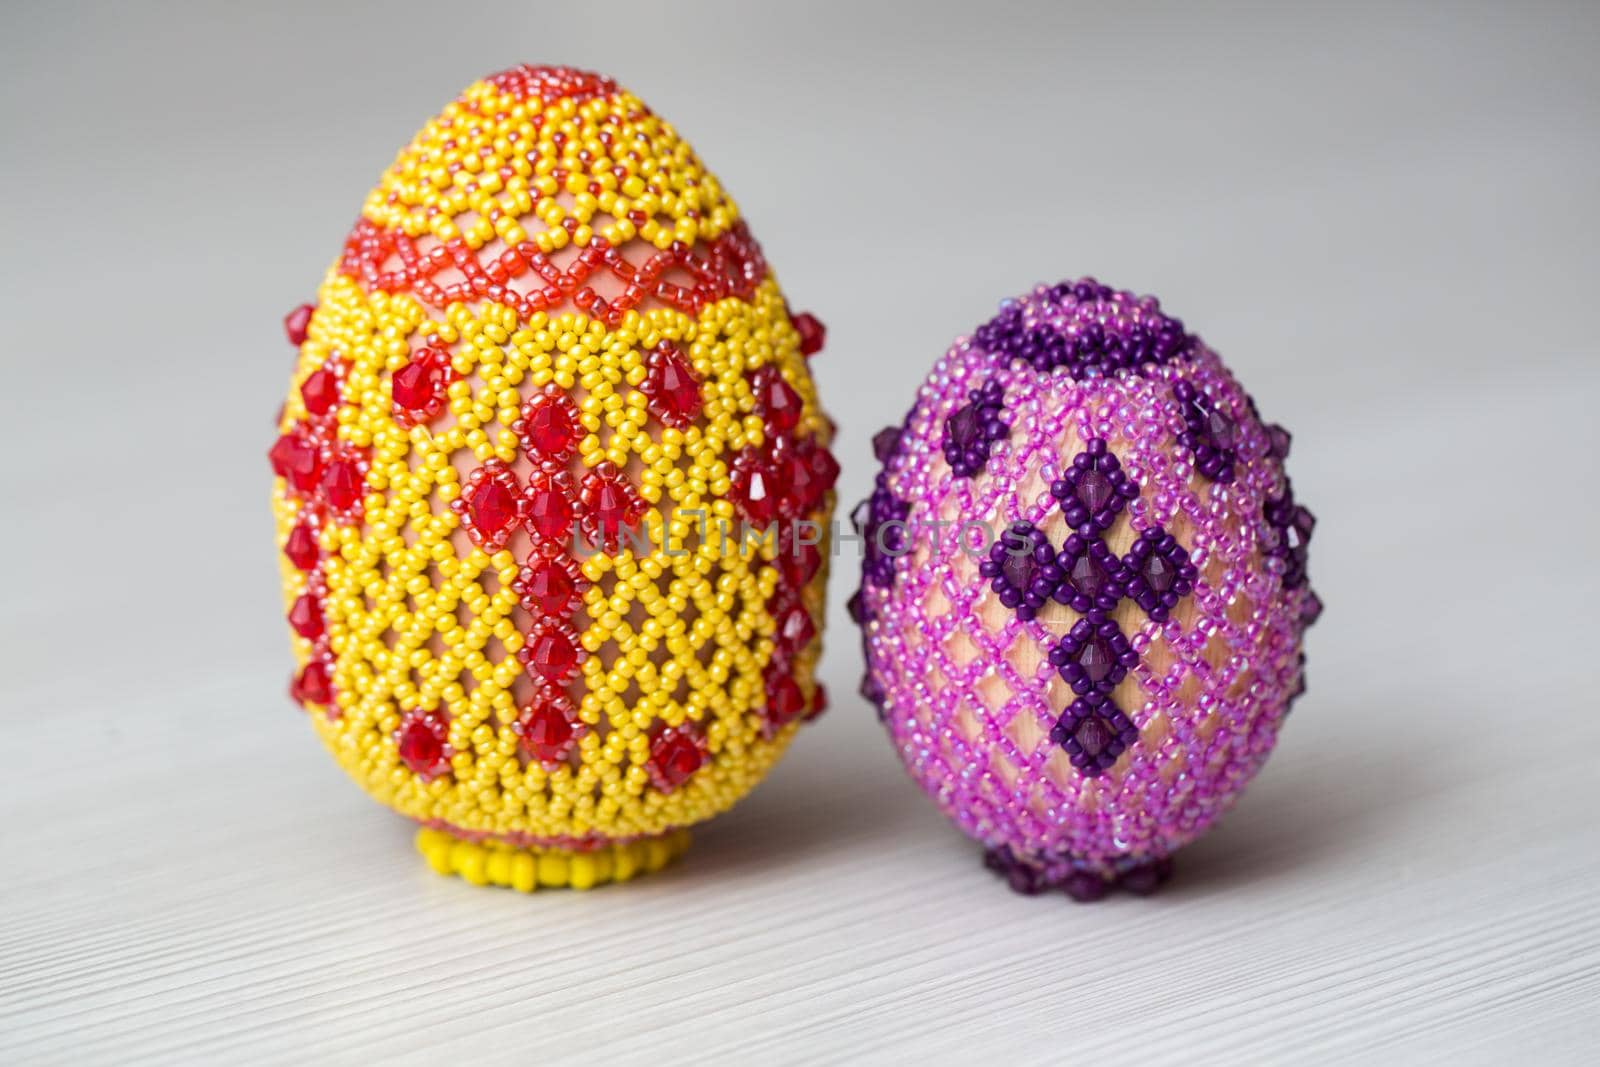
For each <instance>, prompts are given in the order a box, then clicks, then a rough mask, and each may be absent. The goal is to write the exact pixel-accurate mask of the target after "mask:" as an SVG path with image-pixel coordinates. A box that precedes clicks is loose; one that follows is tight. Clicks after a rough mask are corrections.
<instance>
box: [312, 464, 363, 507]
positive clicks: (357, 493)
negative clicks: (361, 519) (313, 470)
mask: <svg viewBox="0 0 1600 1067" xmlns="http://www.w3.org/2000/svg"><path fill="white" fill-rule="evenodd" d="M365 489H366V478H365V477H364V476H363V475H362V473H361V467H360V465H359V464H358V463H357V462H356V461H355V460H353V459H336V460H333V461H332V462H330V463H329V464H328V465H327V467H326V468H325V469H324V470H323V472H322V493H323V496H324V497H326V498H327V501H328V506H329V507H331V508H332V509H333V510H335V511H349V510H350V509H352V508H354V507H355V506H356V505H357V504H359V503H360V502H361V495H362V493H363V491H364V490H365Z"/></svg>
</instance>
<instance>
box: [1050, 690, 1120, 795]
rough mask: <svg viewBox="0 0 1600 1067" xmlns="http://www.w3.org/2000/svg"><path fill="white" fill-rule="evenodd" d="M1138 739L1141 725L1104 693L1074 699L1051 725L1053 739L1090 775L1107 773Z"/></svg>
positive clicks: (1073, 761)
mask: <svg viewBox="0 0 1600 1067" xmlns="http://www.w3.org/2000/svg"><path fill="white" fill-rule="evenodd" d="M1138 739H1139V729H1138V727H1136V726H1134V725H1133V722H1132V720H1130V719H1129V718H1128V717H1127V716H1126V715H1124V714H1123V713H1122V710H1121V709H1120V708H1118V707H1117V706H1116V705H1115V704H1113V703H1112V702H1111V698H1110V697H1108V696H1106V695H1104V694H1103V693H1090V694H1088V695H1087V696H1081V697H1079V698H1078V699H1077V700H1074V701H1073V702H1072V704H1071V706H1070V707H1068V708H1067V710H1066V711H1064V712H1062V714H1061V717H1060V718H1059V719H1057V720H1056V724H1055V726H1053V727H1051V729H1050V740H1052V741H1054V742H1055V743H1056V744H1058V745H1060V746H1061V747H1062V748H1063V749H1064V750H1065V751H1066V753H1067V758H1068V759H1070V760H1071V761H1072V765H1073V766H1074V767H1076V768H1077V769H1078V771H1079V772H1080V773H1082V774H1083V775H1084V776H1085V777H1089V778H1094V777H1096V776H1098V775H1101V774H1104V773H1105V772H1106V771H1107V770H1108V769H1110V767H1111V765H1112V764H1114V763H1116V762H1117V757H1118V756H1120V755H1122V753H1123V752H1125V751H1126V750H1127V748H1128V746H1129V745H1131V744H1133V743H1134V742H1135V741H1137V740H1138Z"/></svg>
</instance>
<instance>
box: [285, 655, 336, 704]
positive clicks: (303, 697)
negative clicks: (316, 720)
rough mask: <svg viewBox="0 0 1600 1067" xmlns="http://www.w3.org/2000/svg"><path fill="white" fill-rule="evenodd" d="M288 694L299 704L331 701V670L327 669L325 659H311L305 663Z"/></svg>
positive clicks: (328, 702) (327, 702)
mask: <svg viewBox="0 0 1600 1067" xmlns="http://www.w3.org/2000/svg"><path fill="white" fill-rule="evenodd" d="M290 695H291V696H293V697H294V699H295V700H297V701H299V702H300V703H301V704H323V705H327V704H330V703H332V702H333V672H332V671H331V670H329V668H328V663H327V661H326V660H323V659H313V660H311V661H310V662H309V663H307V664H306V665H305V667H304V669H302V670H301V671H300V674H299V676H298V677H297V678H295V680H294V685H292V686H291V687H290Z"/></svg>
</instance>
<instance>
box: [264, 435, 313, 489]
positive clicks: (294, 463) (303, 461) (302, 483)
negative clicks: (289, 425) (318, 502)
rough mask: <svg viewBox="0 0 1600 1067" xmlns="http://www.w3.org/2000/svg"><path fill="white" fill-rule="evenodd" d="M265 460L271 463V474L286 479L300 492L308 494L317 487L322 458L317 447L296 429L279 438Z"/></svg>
mask: <svg viewBox="0 0 1600 1067" xmlns="http://www.w3.org/2000/svg"><path fill="white" fill-rule="evenodd" d="M267 458H268V459H270V460H271V461H272V470H273V473H275V474H277V476H278V477H280V478H283V479H286V480H287V481H288V482H289V484H290V485H291V486H293V487H294V488H295V489H297V490H299V491H300V492H302V493H309V492H311V490H313V489H315V488H316V487H317V480H318V478H319V477H320V475H321V474H322V456H321V454H320V453H319V452H318V451H317V446H316V445H315V444H314V443H313V442H312V441H311V439H310V438H308V437H307V436H306V435H305V434H304V433H302V432H300V431H299V429H298V428H296V429H294V430H290V431H289V432H288V433H286V434H284V435H283V436H281V437H279V438H278V440H277V441H275V442H274V443H273V445H272V450H271V451H269V452H268V453H267Z"/></svg>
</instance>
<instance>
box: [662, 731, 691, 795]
mask: <svg viewBox="0 0 1600 1067" xmlns="http://www.w3.org/2000/svg"><path fill="white" fill-rule="evenodd" d="M703 762H705V756H704V754H703V753H701V751H700V746H699V745H697V744H695V743H694V740H693V739H692V738H690V737H688V736H686V735H684V734H681V733H678V732H677V731H675V730H665V731H663V732H662V733H661V735H660V736H659V737H657V738H656V739H655V741H654V742H653V743H652V744H651V746H650V765H649V770H650V777H651V778H652V779H653V780H654V781H655V785H656V788H657V789H659V790H660V791H661V792H663V793H670V792H672V791H673V790H674V789H677V788H678V787H679V786H681V785H683V783H684V782H687V781H688V780H689V779H690V778H691V777H693V776H694V772H695V771H698V770H699V769H700V764H701V763H703Z"/></svg>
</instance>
